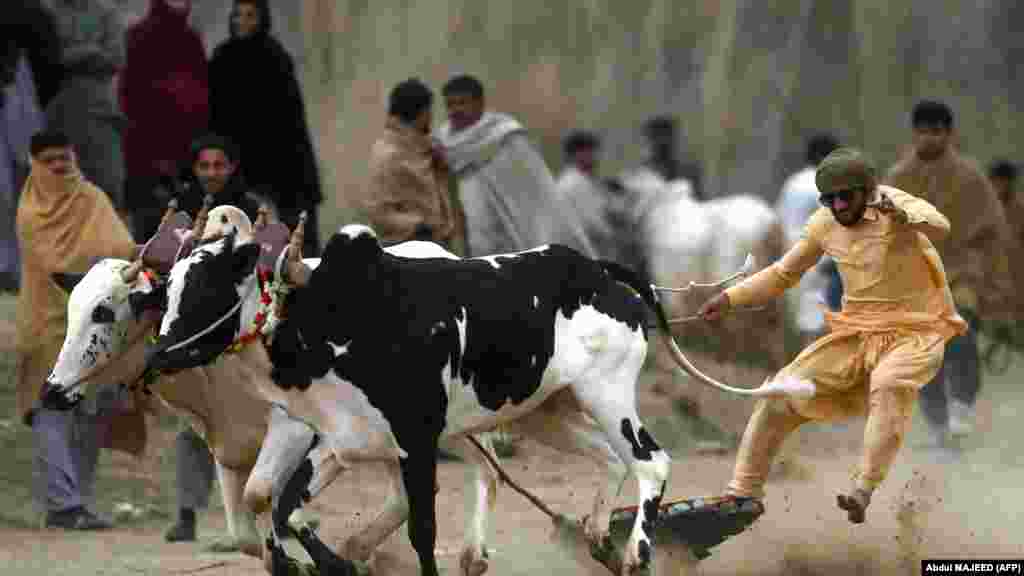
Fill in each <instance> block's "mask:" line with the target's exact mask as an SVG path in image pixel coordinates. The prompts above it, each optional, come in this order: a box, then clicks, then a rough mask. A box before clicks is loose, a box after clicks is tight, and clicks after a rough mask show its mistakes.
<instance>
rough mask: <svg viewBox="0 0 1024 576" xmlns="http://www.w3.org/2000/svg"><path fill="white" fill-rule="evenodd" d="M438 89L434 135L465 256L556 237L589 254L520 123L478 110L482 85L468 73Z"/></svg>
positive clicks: (519, 247) (576, 222) (573, 217)
mask: <svg viewBox="0 0 1024 576" xmlns="http://www.w3.org/2000/svg"><path fill="white" fill-rule="evenodd" d="M442 94H443V96H444V100H445V106H446V107H447V110H448V121H447V122H445V123H444V124H443V125H442V126H441V128H440V129H439V130H438V138H439V140H440V143H441V145H442V147H443V149H444V153H445V156H446V159H447V161H448V165H449V167H450V170H451V173H452V175H453V176H454V177H455V179H456V182H457V185H458V196H459V200H460V202H461V204H462V208H463V212H464V214H465V227H466V255H467V256H470V257H472V256H485V255H489V254H500V253H507V252H515V251H519V250H528V249H531V248H535V247H537V246H540V245H543V244H549V243H556V242H557V243H561V244H566V245H568V246H570V247H572V248H575V249H577V250H579V251H581V252H582V253H584V254H586V255H587V256H594V255H595V252H594V250H593V248H592V247H591V246H590V245H589V242H588V241H587V238H586V236H585V235H584V234H583V231H582V229H581V226H580V224H579V220H578V218H577V217H576V215H575V214H572V213H571V212H570V211H569V210H566V209H565V208H566V206H565V204H564V203H563V202H561V201H560V200H559V198H558V195H557V192H556V188H555V180H554V178H553V177H552V175H551V171H550V170H549V169H548V166H547V164H545V162H544V159H543V158H542V157H541V155H540V153H539V152H538V151H537V149H536V148H535V147H534V145H533V144H532V143H531V142H530V140H529V138H528V137H527V132H526V128H524V127H523V125H522V124H520V123H519V122H518V121H517V120H516V119H515V118H512V117H511V116H508V115H507V114H501V113H498V112H492V111H488V110H485V104H484V89H483V84H481V83H480V81H479V80H477V79H476V78H474V77H472V76H455V77H453V78H452V79H450V80H449V81H448V82H447V83H446V84H445V85H444V87H443V88H442Z"/></svg>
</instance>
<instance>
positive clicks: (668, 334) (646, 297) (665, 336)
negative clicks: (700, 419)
mask: <svg viewBox="0 0 1024 576" xmlns="http://www.w3.org/2000/svg"><path fill="white" fill-rule="evenodd" d="M599 263H600V265H601V268H602V269H604V271H605V272H606V273H607V274H608V275H609V276H611V277H612V279H613V280H615V281H616V282H619V283H621V284H625V285H626V286H628V287H629V288H631V289H632V290H633V291H635V292H636V293H637V295H638V296H639V297H640V299H641V300H643V301H644V303H645V304H647V306H648V307H649V308H650V309H651V310H652V311H653V312H654V317H655V320H656V324H657V328H658V332H659V333H660V334H661V338H662V340H663V341H664V342H665V346H666V347H667V348H668V350H669V352H670V353H671V355H672V359H673V360H675V363H676V364H677V365H678V366H679V368H680V369H681V370H682V371H683V372H685V373H686V374H688V375H689V376H690V377H692V378H694V379H696V380H697V381H698V382H700V383H701V384H704V385H706V386H710V387H712V388H715V389H717V390H721V391H722V392H731V393H733V394H739V395H741V396H757V397H764V396H797V397H805V398H807V397H810V396H813V395H814V384H813V383H812V382H810V381H807V380H798V379H795V378H783V379H775V380H772V379H769V380H766V381H765V382H764V384H762V385H761V386H760V387H758V388H736V387H735V386H729V385H727V384H723V383H721V382H719V381H718V380H715V379H714V378H712V377H710V376H708V375H707V374H705V373H703V372H701V371H700V370H699V369H698V368H697V367H696V366H694V365H693V363H692V362H690V359H689V358H687V357H686V355H685V354H683V351H682V350H680V349H679V345H678V344H676V339H675V338H674V337H673V336H672V330H671V328H670V327H669V324H668V316H666V315H665V309H664V308H662V306H661V300H660V299H659V298H658V293H657V291H656V290H655V289H654V287H653V286H652V285H651V284H650V282H647V281H646V280H644V279H643V277H641V275H640V274H638V273H636V272H634V271H633V270H630V269H629V268H627V267H625V266H623V265H621V264H618V263H616V262H611V261H608V260H600V261H599Z"/></svg>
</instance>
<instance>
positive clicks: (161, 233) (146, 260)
mask: <svg viewBox="0 0 1024 576" xmlns="http://www.w3.org/2000/svg"><path fill="white" fill-rule="evenodd" d="M191 231H192V218H190V217H189V215H188V214H186V213H185V212H176V213H175V214H174V215H173V216H171V217H170V219H168V220H167V221H166V222H164V223H163V224H161V225H160V228H158V229H157V231H156V234H154V235H153V237H152V238H150V239H149V241H148V242H146V244H145V245H144V246H143V248H142V253H141V255H140V256H141V257H142V262H143V264H145V265H146V266H147V267H148V268H152V269H154V270H156V271H157V272H159V273H160V274H167V273H168V272H170V271H171V268H172V267H173V266H174V263H175V262H176V261H177V259H178V256H179V252H180V251H181V248H182V245H183V244H184V243H185V239H186V238H187V237H188V236H189V235H190V234H191Z"/></svg>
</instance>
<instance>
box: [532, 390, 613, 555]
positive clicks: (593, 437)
mask: <svg viewBox="0 0 1024 576" xmlns="http://www.w3.org/2000/svg"><path fill="white" fill-rule="evenodd" d="M513 426H514V427H515V429H516V430H518V431H519V432H521V433H522V434H523V435H524V436H527V437H529V438H532V439H533V440H535V441H537V442H540V443H541V444H544V445H545V446H548V447H550V448H554V449H555V450H559V451H562V452H565V453H568V454H576V455H578V456H583V457H585V458H589V459H590V460H592V461H593V462H594V463H596V464H597V465H598V466H600V467H601V468H603V469H604V471H605V474H606V476H607V482H606V483H605V485H604V487H603V489H601V490H599V491H598V492H597V494H595V495H594V505H593V508H592V509H591V512H590V515H589V516H587V518H586V521H585V523H584V529H585V531H586V535H587V538H588V539H590V540H591V541H592V542H600V541H601V540H602V539H603V538H604V537H605V535H606V534H607V533H608V527H609V524H610V523H611V513H612V507H613V504H614V502H615V499H616V498H617V497H618V496H619V494H620V493H621V492H622V486H623V483H624V482H625V480H626V475H627V473H628V472H629V470H627V468H626V464H625V462H623V460H622V458H620V457H619V455H618V454H617V453H616V452H615V449H614V448H613V447H612V445H611V444H609V442H608V438H607V436H606V435H605V432H604V430H603V429H602V428H601V426H600V425H598V423H597V422H596V421H595V420H594V419H593V418H591V417H589V416H588V415H587V414H585V413H583V412H581V411H580V410H579V405H578V404H577V403H576V400H575V398H573V397H572V393H571V391H569V390H565V391H563V392H559V393H557V394H556V395H554V396H552V397H551V398H549V399H548V400H547V401H545V402H544V404H542V405H541V406H540V407H539V408H538V409H537V410H535V411H533V412H531V413H529V414H527V415H525V416H523V417H522V418H519V419H518V420H516V421H515V422H514V423H513Z"/></svg>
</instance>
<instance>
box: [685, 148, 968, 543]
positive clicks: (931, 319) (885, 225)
mask: <svg viewBox="0 0 1024 576" xmlns="http://www.w3.org/2000/svg"><path fill="white" fill-rule="evenodd" d="M816 183H817V186H818V189H819V191H821V196H820V200H821V203H822V204H823V205H824V206H825V208H821V209H819V210H818V211H817V212H816V213H815V214H814V215H813V216H812V217H811V219H810V220H809V221H808V223H807V226H806V229H805V231H804V233H803V236H802V237H801V238H800V240H799V241H797V243H796V244H795V245H794V246H793V247H792V248H791V249H790V251H789V252H787V253H786V255H785V256H783V258H782V259H781V260H779V261H778V262H776V263H775V264H773V265H771V266H769V267H767V268H765V269H764V270H762V271H760V272H759V273H757V274H755V275H754V276H752V277H750V278H749V279H747V280H746V281H744V282H742V283H740V284H737V285H736V286H733V287H731V288H729V289H727V290H725V291H724V292H721V293H719V294H718V295H716V296H714V297H713V298H711V299H710V300H709V301H708V302H706V303H705V304H704V306H702V307H701V310H700V312H699V313H700V314H701V315H702V316H703V317H704V318H705V319H706V320H709V321H714V320H717V319H718V318H720V317H721V316H722V315H723V314H724V313H726V312H727V311H728V310H729V309H730V308H731V307H736V308H739V307H748V306H757V305H759V304H764V303H766V302H768V301H770V300H772V299H773V298H777V297H779V296H781V295H782V294H783V292H785V290H787V289H788V288H791V287H793V286H795V285H796V284H797V283H798V282H799V281H800V277H801V275H802V274H803V273H804V272H806V271H807V270H809V269H810V268H811V267H812V266H814V265H815V264H816V263H817V262H818V260H819V259H820V258H821V257H822V256H823V255H826V254H827V255H828V256H830V257H832V259H833V260H835V262H836V264H837V266H838V268H839V273H840V275H841V276H842V279H843V286H844V288H845V294H844V297H843V307H842V310H841V312H839V313H832V312H826V321H827V323H828V325H829V328H830V331H829V333H828V334H827V335H825V336H823V337H822V338H820V339H818V340H817V341H815V342H814V343H812V344H811V345H810V346H808V347H807V348H806V349H804V350H803V352H801V353H800V354H799V355H798V356H797V357H796V358H795V359H794V360H793V361H792V362H791V363H790V364H789V365H788V366H786V367H785V368H783V369H782V370H781V371H780V372H779V374H777V375H776V376H775V377H776V378H799V379H806V380H810V381H811V382H813V383H814V385H815V387H816V390H817V391H816V393H815V395H814V396H812V397H810V398H799V399H798V398H770V399H762V400H760V401H759V402H758V404H757V406H756V408H755V409H754V413H753V415H752V416H751V418H750V421H749V423H748V424H747V430H746V432H745V433H744V435H743V441H742V443H741V445H740V449H739V454H738V455H737V458H736V465H735V469H734V472H733V478H732V481H731V482H730V483H729V485H728V488H727V495H729V496H732V497H735V498H739V499H742V498H755V499H759V498H762V497H763V495H764V490H763V486H764V483H765V478H766V476H767V475H768V471H769V468H770V466H771V463H772V460H773V458H774V457H775V454H776V453H777V452H778V450H779V447H780V446H781V445H782V443H783V441H784V440H785V439H786V437H787V436H788V435H789V434H790V433H791V432H793V431H794V430H796V428H797V427H799V426H800V425H801V424H803V423H805V422H809V421H812V420H818V421H822V420H839V419H846V418H850V417H855V416H860V415H863V414H865V412H866V413H867V424H866V426H865V430H864V448H863V453H862V456H861V462H860V470H859V473H858V475H857V477H856V479H855V482H854V486H853V489H852V490H851V491H850V492H847V493H844V494H840V496H839V497H838V504H839V507H840V508H842V509H843V510H846V511H847V513H848V517H849V519H850V521H851V522H854V523H861V522H863V521H864V515H865V510H866V508H867V506H868V504H869V503H870V501H871V494H872V492H873V491H874V490H875V488H876V487H877V486H878V485H879V484H880V483H881V482H882V481H883V480H884V479H885V477H886V474H887V473H888V470H889V467H890V465H891V464H892V462H893V460H894V459H895V457H896V454H897V452H898V451H899V449H900V446H901V445H902V443H903V439H904V436H905V434H906V432H907V428H908V426H909V425H910V417H911V414H912V413H913V408H914V401H915V400H916V398H917V393H918V390H920V389H921V387H923V386H924V385H925V384H927V383H928V382H929V381H930V380H931V379H932V377H933V376H934V375H935V373H936V372H937V371H938V370H939V367H940V366H941V365H942V357H943V353H944V349H945V343H946V342H947V341H948V340H949V339H950V338H953V337H954V336H956V335H958V334H962V333H964V332H965V331H966V328H967V325H966V323H965V322H964V320H963V318H961V317H960V316H959V315H958V314H957V312H956V309H955V308H954V307H953V299H952V296H951V294H950V290H949V285H948V283H947V281H946V274H945V271H944V269H943V265H942V261H941V259H940V258H939V255H938V252H936V250H935V247H934V245H933V242H935V241H938V239H941V238H942V237H944V236H945V235H946V234H948V233H949V230H950V227H949V220H947V219H946V217H945V216H943V215H942V214H941V213H940V212H939V211H938V210H936V209H935V207H934V206H932V205H931V204H929V203H928V202H926V201H924V200H921V199H920V198H915V197H913V196H911V195H909V194H907V193H906V192H903V191H901V190H898V189H896V188H891V187H888V186H880V185H878V184H877V180H876V175H875V169H874V166H873V165H872V164H871V163H870V161H869V160H868V159H867V158H866V157H865V156H864V155H863V154H862V153H861V152H860V151H858V150H854V149H850V148H840V149H838V150H836V151H834V152H833V153H832V154H830V155H829V156H828V157H826V158H825V160H824V161H823V162H822V163H821V165H820V166H819V167H818V170H817V173H816Z"/></svg>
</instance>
